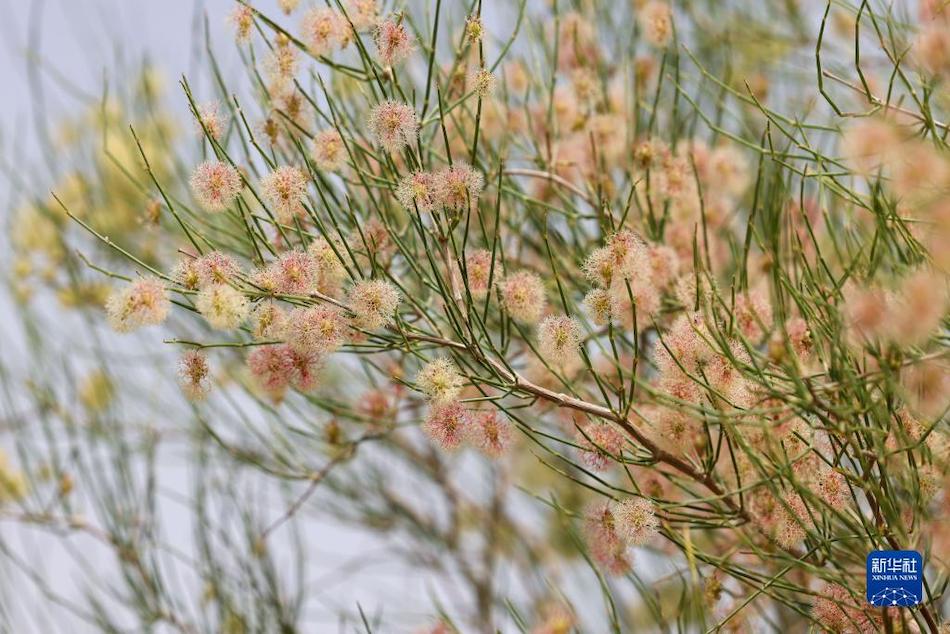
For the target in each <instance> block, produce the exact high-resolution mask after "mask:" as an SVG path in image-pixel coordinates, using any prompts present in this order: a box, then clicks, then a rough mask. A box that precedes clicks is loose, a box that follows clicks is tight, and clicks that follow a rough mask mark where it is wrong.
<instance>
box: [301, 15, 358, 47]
mask: <svg viewBox="0 0 950 634" xmlns="http://www.w3.org/2000/svg"><path fill="white" fill-rule="evenodd" d="M348 29H349V25H348V24H346V22H345V20H344V19H343V16H341V15H340V14H339V13H337V12H336V11H334V10H333V9H330V8H328V7H320V8H316V9H311V10H310V11H308V12H307V13H306V14H304V17H303V25H302V31H303V33H302V37H301V39H302V40H303V41H304V43H305V44H306V45H307V48H309V49H310V52H311V53H313V54H314V55H316V56H317V57H320V56H323V55H329V54H331V53H333V52H334V51H335V50H336V49H337V48H341V47H342V46H343V44H344V43H345V42H346V41H347V39H348V34H347V31H348Z"/></svg>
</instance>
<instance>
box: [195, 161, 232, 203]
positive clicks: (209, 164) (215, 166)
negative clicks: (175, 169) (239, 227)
mask: <svg viewBox="0 0 950 634" xmlns="http://www.w3.org/2000/svg"><path fill="white" fill-rule="evenodd" d="M241 187H242V184H241V175H240V174H239V173H238V171H237V170H236V169H235V168H234V167H232V166H231V165H228V164H227V163H222V162H221V161H206V162H204V163H202V164H201V165H199V166H198V167H197V168H196V169H195V172H194V174H192V176H191V191H192V192H194V194H195V198H196V199H197V200H198V202H199V203H200V204H201V206H202V207H204V208H205V209H207V210H208V211H224V210H225V209H227V208H228V206H230V205H231V203H233V202H234V199H235V198H237V195H238V194H239V193H240V192H241Z"/></svg>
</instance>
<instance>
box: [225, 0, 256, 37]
mask: <svg viewBox="0 0 950 634" xmlns="http://www.w3.org/2000/svg"><path fill="white" fill-rule="evenodd" d="M228 22H230V23H231V25H232V26H234V31H235V39H237V41H238V42H241V43H244V42H247V41H248V40H250V39H251V27H253V26H254V12H253V11H252V10H251V8H250V7H248V6H245V5H243V4H239V5H237V6H236V7H235V8H234V10H233V11H232V12H231V14H230V15H229V16H228Z"/></svg>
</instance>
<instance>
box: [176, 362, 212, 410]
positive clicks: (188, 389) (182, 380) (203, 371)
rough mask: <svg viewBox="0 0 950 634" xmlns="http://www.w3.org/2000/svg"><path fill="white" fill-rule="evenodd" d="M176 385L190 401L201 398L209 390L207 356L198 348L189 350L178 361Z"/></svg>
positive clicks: (209, 373)
mask: <svg viewBox="0 0 950 634" xmlns="http://www.w3.org/2000/svg"><path fill="white" fill-rule="evenodd" d="M178 385H179V386H181V389H182V391H183V392H184V393H185V396H187V397H188V398H189V399H190V400H192V401H200V400H203V399H204V398H205V397H206V396H207V395H208V392H210V391H211V369H210V368H209V367H208V358H207V357H206V356H205V355H204V354H202V353H201V352H199V351H198V350H189V351H188V352H186V353H185V354H183V355H182V357H181V359H180V360H179V362H178Z"/></svg>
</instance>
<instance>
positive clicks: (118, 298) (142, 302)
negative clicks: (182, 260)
mask: <svg viewBox="0 0 950 634" xmlns="http://www.w3.org/2000/svg"><path fill="white" fill-rule="evenodd" d="M170 306H171V302H169V301H168V294H167V293H166V292H165V285H164V284H162V282H161V280H159V279H156V278H154V277H146V278H142V279H138V280H135V281H134V282H132V283H131V284H129V285H128V286H126V287H125V288H123V289H121V290H117V291H115V292H114V293H113V294H112V295H110V296H109V298H108V300H106V314H107V315H108V317H109V324H110V325H111V326H112V328H114V329H115V330H116V331H117V332H130V331H132V330H137V329H138V328H142V327H143V326H156V325H158V324H160V323H162V322H163V321H165V318H166V317H167V316H168V309H169V307H170Z"/></svg>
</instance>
